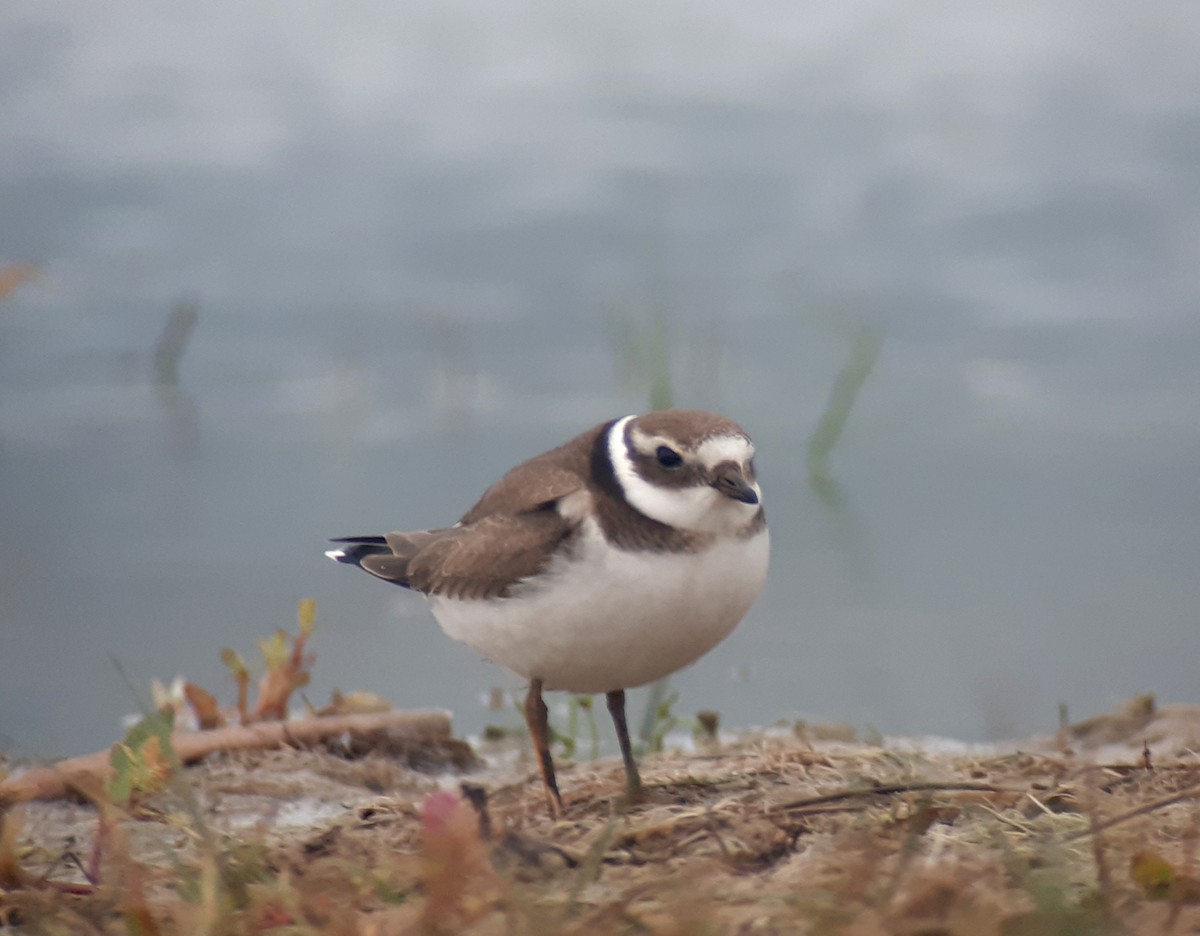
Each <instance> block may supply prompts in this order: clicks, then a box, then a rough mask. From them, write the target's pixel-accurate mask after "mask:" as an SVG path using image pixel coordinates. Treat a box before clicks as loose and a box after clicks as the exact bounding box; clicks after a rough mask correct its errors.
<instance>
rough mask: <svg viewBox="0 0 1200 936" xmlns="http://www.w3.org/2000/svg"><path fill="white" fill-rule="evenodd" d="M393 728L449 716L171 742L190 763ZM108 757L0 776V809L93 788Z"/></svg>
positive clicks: (307, 724)
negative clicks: (230, 752)
mask: <svg viewBox="0 0 1200 936" xmlns="http://www.w3.org/2000/svg"><path fill="white" fill-rule="evenodd" d="M397 732H403V733H405V734H407V735H411V736H412V737H413V738H414V739H421V740H426V739H428V740H435V739H444V738H449V737H450V716H449V715H447V714H446V713H445V712H436V711H411V712H373V713H369V714H363V715H340V716H334V717H327V718H298V719H294V720H292V721H282V722H257V723H255V724H252V725H244V726H240V725H239V726H233V727H228V728H217V729H214V730H212V731H180V732H176V733H175V734H174V735H172V736H171V744H172V745H173V746H174V748H175V752H176V754H177V755H178V756H179V760H180V761H181V762H182V763H184V764H190V763H195V762H196V761H198V760H202V759H203V758H205V757H207V756H208V755H209V754H214V753H217V752H229V751H255V750H271V749H273V748H282V747H311V746H313V745H315V744H320V743H321V742H324V741H327V740H329V739H330V738H337V737H339V736H341V735H346V734H348V735H350V736H351V737H364V738H369V737H372V736H376V735H379V734H381V733H386V734H394V733H397ZM110 758H111V752H110V751H97V752H95V753H94V754H85V755H84V756H82V757H71V758H68V759H66V760H63V761H59V762H58V763H57V764H52V765H51V766H49V767H36V768H33V769H32V770H27V771H25V772H24V773H20V774H16V775H14V776H10V777H7V778H6V779H4V780H3V781H0V809H3V808H5V807H7V806H9V805H11V804H13V803H25V802H29V801H30V800H53V799H63V798H65V797H68V796H72V795H74V794H75V793H76V792H77V791H79V790H84V791H86V790H94V789H97V788H98V787H99V786H100V785H102V784H103V783H104V782H105V781H107V779H108V778H109V776H111V774H112V767H111V763H110Z"/></svg>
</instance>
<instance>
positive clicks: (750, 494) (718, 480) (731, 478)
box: [712, 462, 758, 504]
mask: <svg viewBox="0 0 1200 936" xmlns="http://www.w3.org/2000/svg"><path fill="white" fill-rule="evenodd" d="M712 486H713V487H715V488H716V489H717V490H718V491H720V492H721V493H722V494H724V495H726V496H727V497H732V498H733V499H734V500H735V501H741V502H742V503H743V504H757V503H758V492H757V491H756V490H754V485H752V484H751V483H750V482H749V481H747V480H746V475H745V474H743V473H742V469H741V468H739V467H738V466H737V465H735V464H734V463H733V462H725V463H724V464H721V465H717V468H716V470H715V471H714V472H713V480H712Z"/></svg>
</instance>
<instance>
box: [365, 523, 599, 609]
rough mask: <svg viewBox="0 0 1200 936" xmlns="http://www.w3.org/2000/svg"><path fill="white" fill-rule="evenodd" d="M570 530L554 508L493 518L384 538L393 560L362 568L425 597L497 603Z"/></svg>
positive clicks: (370, 561)
mask: <svg viewBox="0 0 1200 936" xmlns="http://www.w3.org/2000/svg"><path fill="white" fill-rule="evenodd" d="M575 529H576V525H575V524H572V523H571V522H569V521H567V520H564V519H563V518H562V517H560V516H559V514H558V511H557V510H555V509H554V508H553V507H549V508H544V509H541V510H535V511H528V512H526V513H521V514H515V515H514V514H507V515H504V514H497V515H493V516H491V517H485V518H483V519H482V520H480V521H479V522H478V523H472V524H469V525H467V524H464V525H462V526H457V527H451V528H449V529H446V530H429V531H423V532H420V533H389V534H388V535H387V537H386V538H387V542H388V545H389V546H390V547H391V548H392V555H386V554H382V555H372V556H366V557H364V558H363V559H362V560H361V564H362V567H363V568H364V569H366V570H367V571H368V572H370V573H372V574H373V575H377V576H379V577H380V578H385V579H389V580H391V581H395V582H401V583H403V584H404V585H406V586H407V587H409V588H412V589H414V590H416V591H419V592H424V593H425V594H426V595H440V596H444V597H447V598H499V597H503V596H505V595H507V594H509V593H510V590H511V588H512V586H513V585H515V584H516V583H517V582H519V581H520V580H521V579H523V578H527V577H529V576H531V575H536V574H537V573H538V572H540V571H541V570H542V569H543V568H544V567H545V565H546V563H547V562H548V561H549V559H550V556H551V555H552V553H553V552H554V549H555V548H556V547H557V546H559V545H560V544H561V543H562V542H563V541H564V540H566V539H567V538H569V537H570V536H571V534H572V533H573V532H574V530H575Z"/></svg>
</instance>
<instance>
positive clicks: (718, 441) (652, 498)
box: [608, 416, 759, 533]
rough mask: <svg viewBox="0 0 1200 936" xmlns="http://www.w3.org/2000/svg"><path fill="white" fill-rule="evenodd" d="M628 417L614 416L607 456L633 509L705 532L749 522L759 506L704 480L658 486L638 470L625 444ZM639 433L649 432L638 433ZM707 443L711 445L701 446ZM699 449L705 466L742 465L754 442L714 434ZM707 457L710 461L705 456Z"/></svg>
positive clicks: (735, 528)
mask: <svg viewBox="0 0 1200 936" xmlns="http://www.w3.org/2000/svg"><path fill="white" fill-rule="evenodd" d="M633 418H634V417H633V416H626V417H624V418H623V419H618V420H617V421H616V422H615V423H613V424H612V427H611V428H610V429H609V430H608V457H609V461H610V462H611V463H612V466H613V471H614V473H615V474H616V476H617V482H618V483H619V484H620V485H621V490H623V491H624V492H625V498H626V500H628V501H629V503H630V504H631V505H632V506H633V507H634V509H636V510H637V511H638V512H639V513H642V514H645V515H646V516H647V517H650V518H651V519H653V520H657V521H658V522H659V523H665V524H667V525H668V526H673V527H675V528H676V529H680V530H693V531H697V532H705V533H735V532H737V531H738V530H741V529H742V528H743V527H744V526H745V525H746V524H747V523H748V522H749V521H750V519H751V518H752V517H753V516H754V514H755V513H756V512H757V511H758V509H759V505H758V504H744V503H742V502H741V501H737V500H734V499H733V498H731V497H727V496H726V495H724V494H722V493H721V492H720V491H718V490H717V489H716V488H714V487H711V486H710V485H707V484H699V485H696V486H694V487H686V488H666V487H659V486H658V485H657V484H651V483H650V482H649V481H647V480H646V479H645V478H643V477H642V476H641V475H640V474H638V471H637V469H636V468H635V467H634V465H633V459H631V458H630V457H629V451H628V449H627V448H626V446H625V427H626V426H627V425H628V424H629V420H631V419H633ZM635 431H636V430H635ZM642 438H643V439H645V438H653V437H652V436H650V437H648V436H644V435H643V436H642ZM710 444H711V445H712V446H713V447H712V448H708V449H706V446H709V445H710ZM699 452H700V455H699V457H700V458H701V459H703V460H704V462H705V464H707V465H710V466H711V465H717V464H720V463H721V462H723V461H730V460H732V461H736V462H737V463H738V464H741V463H742V462H743V461H745V460H747V459H748V458H749V457H750V456H751V455H753V454H754V446H752V445H751V444H750V442H749V441H748V440H747V439H745V438H742V437H741V436H715V437H714V438H712V439H707V440H705V441H704V442H703V443H702V444H701V446H700V450H699ZM729 452H735V453H736V454H732V455H731V454H728V453H729ZM715 456H719V457H715ZM710 457H711V458H713V460H712V461H709V460H708V459H709V458H710ZM754 490H755V491H756V492H757V491H758V485H754Z"/></svg>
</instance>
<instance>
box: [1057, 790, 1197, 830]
mask: <svg viewBox="0 0 1200 936" xmlns="http://www.w3.org/2000/svg"><path fill="white" fill-rule="evenodd" d="M1194 796H1200V783H1196V784H1193V785H1192V786H1190V787H1188V788H1187V789H1185V790H1180V791H1179V792H1178V793H1172V794H1171V795H1170V796H1164V797H1162V798H1161V799H1156V800H1154V801H1152V802H1149V803H1143V804H1142V805H1141V806H1135V807H1134V808H1133V809H1130V810H1127V811H1125V812H1123V813H1120V814H1118V815H1116V816H1111V817H1109V818H1108V819H1105V820H1104V821H1103V822H1096V823H1093V824H1092V825H1090V826H1089V827H1088V828H1086V829H1082V830H1080V831H1078V832H1072V833H1071V834H1070V835H1068V836H1067V837H1066V838H1065V839H1063V841H1065V842H1074V841H1076V840H1077V839H1081V838H1086V837H1087V836H1089V835H1095V834H1096V833H1097V832H1102V831H1103V830H1105V829H1111V828H1112V827H1113V826H1115V825H1120V824H1121V823H1122V822H1128V821H1129V820H1130V819H1134V818H1136V817H1137V816H1144V815H1146V814H1147V813H1152V812H1155V811H1156V810H1159V809H1162V808H1163V807H1164V806H1171V805H1174V804H1175V803H1182V802H1183V801H1184V800H1187V799H1191V798H1192V797H1194Z"/></svg>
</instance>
